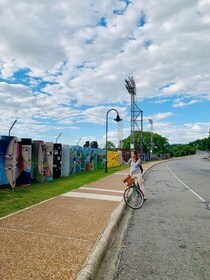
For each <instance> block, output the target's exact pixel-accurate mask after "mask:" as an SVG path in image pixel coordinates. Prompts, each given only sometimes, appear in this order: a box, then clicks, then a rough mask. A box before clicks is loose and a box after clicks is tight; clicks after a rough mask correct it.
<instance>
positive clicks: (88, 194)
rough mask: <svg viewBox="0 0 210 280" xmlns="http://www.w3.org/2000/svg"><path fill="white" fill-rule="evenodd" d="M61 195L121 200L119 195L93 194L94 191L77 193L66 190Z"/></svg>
mask: <svg viewBox="0 0 210 280" xmlns="http://www.w3.org/2000/svg"><path fill="white" fill-rule="evenodd" d="M61 196H68V197H76V198H89V199H99V200H109V201H121V200H122V197H121V196H115V195H104V194H94V193H79V192H73V191H71V192H68V193H65V194H62V195H61Z"/></svg>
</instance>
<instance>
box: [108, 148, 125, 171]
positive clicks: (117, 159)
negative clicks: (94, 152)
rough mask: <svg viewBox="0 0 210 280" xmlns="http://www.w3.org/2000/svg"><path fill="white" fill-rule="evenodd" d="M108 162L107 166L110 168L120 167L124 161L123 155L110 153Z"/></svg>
mask: <svg viewBox="0 0 210 280" xmlns="http://www.w3.org/2000/svg"><path fill="white" fill-rule="evenodd" d="M107 160H108V164H107V166H108V167H115V166H120V164H121V161H122V153H121V152H115V151H108V152H107Z"/></svg>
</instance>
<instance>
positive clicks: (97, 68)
mask: <svg viewBox="0 0 210 280" xmlns="http://www.w3.org/2000/svg"><path fill="white" fill-rule="evenodd" d="M125 6H126V3H125V2H123V1H112V0H107V1H102V0H99V1H94V2H92V1H90V0H84V1H81V2H78V1H76V0H71V1H68V0H63V1H61V2H58V1H55V0H51V1H49V0H46V1H41V0H36V1H33V2H31V1H25V0H20V1H18V2H16V3H14V1H12V0H8V1H0V25H1V29H0V42H1V45H0V78H3V79H4V80H3V81H2V82H1V80H0V109H1V112H2V114H1V117H0V120H1V123H2V128H1V129H2V131H4V126H3V124H4V125H5V126H6V127H8V125H9V123H11V122H12V121H13V120H14V119H16V118H19V125H23V124H24V127H22V128H21V126H19V128H20V129H22V130H24V131H25V132H26V131H31V129H32V130H33V131H35V130H40V131H41V130H42V129H44V131H49V130H50V129H55V130H56V125H60V126H61V127H65V126H66V125H70V126H71V127H72V129H73V128H74V127H75V128H77V127H79V126H78V123H81V122H88V123H93V124H104V114H105V113H106V112H107V110H108V109H109V108H110V107H109V106H111V107H113V106H114V107H116V108H118V109H119V111H120V113H121V114H122V116H123V118H124V119H126V118H128V114H127V113H126V110H127V103H128V99H129V97H128V93H127V91H126V89H125V86H124V79H125V78H127V77H128V76H130V75H131V76H134V78H135V81H136V85H137V93H139V92H140V94H141V99H142V100H144V99H149V98H157V101H154V102H155V103H156V104H158V103H160V102H164V101H168V100H169V99H170V98H171V97H173V98H174V97H179V98H180V96H184V97H185V98H190V99H191V101H189V102H184V101H183V100H182V99H180V101H177V102H176V103H175V104H174V105H173V107H174V108H179V107H185V106H189V105H192V104H194V103H196V102H201V101H199V100H201V99H202V100H203V101H205V100H210V91H209V88H210V73H209V65H210V56H209V48H210V35H209V27H210V17H209V11H210V2H209V0H200V1H197V0H175V1H173V2H170V4H169V3H168V1H166V0H161V1H159V2H157V1H151V0H149V1H134V2H133V3H131V4H130V5H128V7H127V9H126V10H125V11H124V14H122V15H118V14H116V13H113V10H118V9H124V8H125ZM142 11H143V12H144V14H145V22H146V24H145V25H144V26H140V27H139V26H137V22H138V21H139V18H140V16H141V15H142ZM20 15H21V16H20ZM102 18H104V22H106V25H107V26H105V27H104V26H99V22H100V21H101V19H102ZM189 23H190V24H189ZM21 69H28V71H29V72H28V73H27V75H28V83H27V81H22V83H23V84H20V83H21V79H23V78H19V79H18V78H16V80H15V77H14V76H13V75H14V73H15V72H17V71H19V70H21ZM8 80H10V83H11V82H13V84H8V83H7V82H8ZM43 82H44V83H43ZM45 82H48V83H45ZM15 83H16V84H15ZM40 85H42V88H41V90H42V92H38V89H37V88H36V87H38V88H39V86H40ZM112 105H113V106H112ZM123 105H124V106H125V107H124V108H122V106H123ZM142 109H143V108H142ZM168 110H170V108H169V109H168ZM151 115H152V117H154V119H156V120H157V121H159V120H162V119H164V118H167V117H170V116H172V115H173V114H172V113H170V112H167V113H159V114H154V113H152V112H151ZM5 119H6V120H5ZM37 119H38V122H37V123H36V124H35V123H34V121H37ZM27 122H28V126H27ZM47 122H49V123H47ZM35 125H36V126H35ZM33 126H34V127H33Z"/></svg>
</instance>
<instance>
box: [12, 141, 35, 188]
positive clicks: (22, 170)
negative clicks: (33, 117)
mask: <svg viewBox="0 0 210 280" xmlns="http://www.w3.org/2000/svg"><path fill="white" fill-rule="evenodd" d="M31 163H32V140H31V139H28V138H22V139H21V141H18V177H17V181H16V184H17V185H20V186H29V185H30V184H31Z"/></svg>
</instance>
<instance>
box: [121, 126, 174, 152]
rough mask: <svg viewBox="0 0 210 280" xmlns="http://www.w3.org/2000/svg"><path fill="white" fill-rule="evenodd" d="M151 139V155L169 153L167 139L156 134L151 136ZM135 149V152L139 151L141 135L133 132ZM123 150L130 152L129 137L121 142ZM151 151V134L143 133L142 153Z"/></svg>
mask: <svg viewBox="0 0 210 280" xmlns="http://www.w3.org/2000/svg"><path fill="white" fill-rule="evenodd" d="M152 138H153V153H154V154H165V153H169V152H170V145H169V143H168V139H167V138H165V137H162V136H161V135H159V134H157V133H153V134H152ZM134 139H135V149H136V150H137V151H140V150H141V148H140V147H141V133H140V132H135V134H134ZM123 149H125V150H128V151H129V150H130V136H128V137H127V138H126V139H124V140H123ZM150 149H151V132H149V131H144V132H143V152H144V153H146V154H149V153H150Z"/></svg>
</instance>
